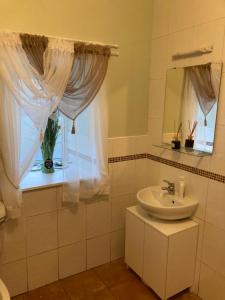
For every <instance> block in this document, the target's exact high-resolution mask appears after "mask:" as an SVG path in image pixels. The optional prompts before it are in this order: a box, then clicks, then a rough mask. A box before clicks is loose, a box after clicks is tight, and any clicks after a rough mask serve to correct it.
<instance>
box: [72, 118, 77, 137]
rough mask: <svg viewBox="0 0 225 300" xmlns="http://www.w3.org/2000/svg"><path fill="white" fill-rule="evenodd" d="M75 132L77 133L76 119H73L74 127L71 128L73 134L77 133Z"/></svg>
mask: <svg viewBox="0 0 225 300" xmlns="http://www.w3.org/2000/svg"><path fill="white" fill-rule="evenodd" d="M75 133H76V128H75V121H74V120H73V125H72V129H71V134H75Z"/></svg>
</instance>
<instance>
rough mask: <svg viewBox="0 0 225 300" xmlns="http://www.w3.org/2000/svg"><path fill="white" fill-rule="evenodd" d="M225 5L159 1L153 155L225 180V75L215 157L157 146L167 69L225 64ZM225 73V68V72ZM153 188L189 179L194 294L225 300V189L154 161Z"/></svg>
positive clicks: (209, 0) (217, 0) (206, 0)
mask: <svg viewBox="0 0 225 300" xmlns="http://www.w3.org/2000/svg"><path fill="white" fill-rule="evenodd" d="M224 29H225V1H223V0H155V1H154V13H153V32H152V58H151V70H150V78H151V80H150V104H149V135H150V136H149V142H150V144H149V147H148V152H150V153H151V154H155V155H157V156H160V157H164V158H167V159H171V160H174V161H177V162H181V163H184V164H187V165H191V166H194V167H198V168H200V169H204V170H207V171H212V172H215V173H218V174H220V175H225V73H223V75H222V85H221V92H220V101H219V112H218V119H217V129H216V141H215V151H214V154H213V155H212V156H210V157H205V158H196V157H191V156H187V155H180V154H178V153H174V152H172V151H163V150H160V149H157V148H155V147H153V146H152V144H154V143H160V142H161V132H162V118H163V101H164V91H165V75H166V69H167V68H168V67H173V66H185V65H192V64H199V63H204V62H207V61H223V62H224V61H225V47H224V42H225V40H224ZM204 44H205V45H208V44H213V45H214V51H213V52H212V53H211V54H207V55H203V56H200V57H195V58H186V59H182V60H179V61H178V60H177V61H175V62H173V61H172V60H171V54H172V53H173V52H177V51H179V50H190V49H193V48H198V47H200V46H202V45H204ZM223 72H225V68H224V69H223ZM149 172H150V173H151V176H149V179H150V181H149V183H150V184H151V183H158V182H159V181H160V180H161V179H163V178H166V179H171V180H175V181H176V180H177V179H178V177H179V176H180V175H184V176H185V180H186V194H187V195H188V196H191V197H193V198H195V199H197V200H198V201H199V208H198V210H197V212H196V216H195V217H196V218H195V219H196V221H198V222H199V224H200V228H201V230H200V236H199V247H198V254H197V256H198V260H197V268H196V274H195V277H196V278H195V284H194V286H193V290H194V292H196V293H198V294H199V296H200V297H202V299H204V300H222V299H225V184H224V183H219V182H216V181H213V180H211V179H208V178H204V177H200V176H198V175H195V174H191V173H187V172H185V171H182V170H179V169H176V168H173V167H171V166H167V165H164V164H160V163H158V162H155V161H149Z"/></svg>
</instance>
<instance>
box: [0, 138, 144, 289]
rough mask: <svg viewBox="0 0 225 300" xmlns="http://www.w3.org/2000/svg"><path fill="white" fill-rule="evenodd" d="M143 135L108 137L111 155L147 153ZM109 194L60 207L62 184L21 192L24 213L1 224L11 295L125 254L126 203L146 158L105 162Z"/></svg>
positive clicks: (2, 271)
mask: <svg viewBox="0 0 225 300" xmlns="http://www.w3.org/2000/svg"><path fill="white" fill-rule="evenodd" d="M145 142H146V136H136V137H129V138H112V139H109V142H108V149H109V156H120V155H128V154H133V153H144V152H146V143H145ZM109 171H110V178H111V195H110V196H109V197H102V198H96V199H94V200H91V201H80V203H79V205H78V206H77V207H74V208H63V207H62V206H61V192H62V190H61V187H60V186H58V187H52V188H47V189H42V190H33V191H27V192H24V193H23V217H22V218H20V219H19V220H17V221H8V222H7V223H5V224H4V225H1V226H0V241H1V240H2V239H3V243H2V244H3V245H2V247H1V246H0V277H2V278H3V280H4V281H5V283H6V285H7V286H8V288H9V290H10V293H11V295H17V294H20V293H23V292H25V291H26V290H27V289H34V288H37V287H40V286H43V285H46V284H48V283H50V282H53V281H56V280H58V278H64V277H67V276H69V275H72V274H76V273H79V272H81V271H84V270H86V269H90V268H93V267H95V266H97V265H101V264H104V263H106V262H109V261H112V260H115V259H117V258H119V257H122V256H123V255H124V240H125V239H124V226H125V208H126V207H128V206H131V205H134V204H135V203H136V199H135V194H136V191H137V190H139V189H140V188H142V187H144V186H145V185H146V180H147V176H146V171H147V167H146V159H140V160H130V161H124V162H118V163H113V164H109Z"/></svg>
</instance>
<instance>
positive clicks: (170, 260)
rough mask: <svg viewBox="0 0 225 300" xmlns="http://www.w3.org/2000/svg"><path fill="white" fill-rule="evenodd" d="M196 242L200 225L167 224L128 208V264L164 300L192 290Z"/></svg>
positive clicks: (190, 223)
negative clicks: (189, 289) (189, 288)
mask: <svg viewBox="0 0 225 300" xmlns="http://www.w3.org/2000/svg"><path fill="white" fill-rule="evenodd" d="M197 238H198V224H197V223H196V222H194V221H192V220H190V219H186V220H181V221H169V222H168V221H163V220H159V219H155V218H152V217H150V216H149V215H147V214H146V212H145V211H144V210H143V209H141V208H140V207H138V206H133V207H129V208H127V213H126V242H125V261H126V264H127V265H128V266H129V267H130V268H131V269H132V270H134V271H135V272H136V273H137V274H138V275H139V276H140V277H141V278H142V280H143V281H144V282H145V283H146V284H147V285H148V286H149V287H151V288H152V289H153V290H154V291H155V292H156V294H158V296H159V297H160V298H161V299H163V300H166V299H168V298H169V297H171V296H173V295H175V294H177V293H179V292H180V291H182V290H184V289H186V288H188V287H190V286H192V284H193V280H194V272H195V259H196V251H197Z"/></svg>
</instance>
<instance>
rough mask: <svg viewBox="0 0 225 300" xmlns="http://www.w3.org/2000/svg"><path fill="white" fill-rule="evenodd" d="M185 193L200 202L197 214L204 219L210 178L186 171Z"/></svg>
mask: <svg viewBox="0 0 225 300" xmlns="http://www.w3.org/2000/svg"><path fill="white" fill-rule="evenodd" d="M184 176H185V195H186V196H187V197H190V198H191V199H193V200H196V201H197V202H198V208H197V211H196V212H195V216H196V217H198V218H200V219H202V220H203V219H204V218H205V209H206V199H207V189H208V179H207V178H205V177H201V176H198V175H195V174H192V173H188V172H185V173H184Z"/></svg>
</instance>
